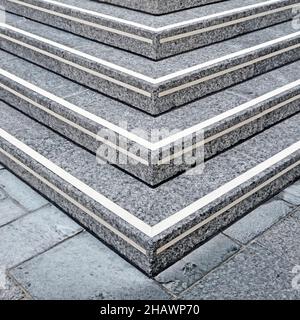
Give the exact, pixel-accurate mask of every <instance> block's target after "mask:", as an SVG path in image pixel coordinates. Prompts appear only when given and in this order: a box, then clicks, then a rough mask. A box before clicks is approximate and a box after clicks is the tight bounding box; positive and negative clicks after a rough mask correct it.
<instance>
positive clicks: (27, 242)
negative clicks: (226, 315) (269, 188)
mask: <svg viewBox="0 0 300 320" xmlns="http://www.w3.org/2000/svg"><path fill="white" fill-rule="evenodd" d="M0 168H1V169H0V299H1V300H3V299H5V300H7V299H9V300H11V299H300V276H299V275H300V246H299V243H300V182H296V183H295V184H294V185H292V186H290V187H289V188H287V189H286V190H285V191H283V192H282V193H281V194H279V195H278V196H276V197H275V198H273V199H271V200H270V201H269V202H268V203H266V204H264V205H263V206H261V207H259V208H257V209H256V210H254V211H253V212H251V213H250V214H248V215H247V216H245V217H244V218H242V219H241V220H239V221H238V222H237V223H235V224H234V225H232V226H231V227H229V228H228V229H227V230H225V231H224V232H223V233H221V234H219V235H218V236H216V237H215V238H213V239H211V240H210V241H208V242H207V243H206V244H204V245H203V246H201V247H200V248H198V249H197V250H195V251H193V252H192V253H191V254H190V255H188V256H187V257H185V258H184V259H182V260H181V261H179V262H177V263H176V264H175V265H173V266H172V267H170V268H169V269H167V270H165V271H164V272H162V273H161V274H160V275H158V276H157V277H156V278H155V279H150V278H148V277H147V276H146V275H144V274H143V273H142V272H140V271H139V270H138V269H136V268H135V267H134V266H132V265H131V264H129V263H128V262H126V261H125V260H124V259H123V258H121V257H120V256H119V255H117V254H116V253H114V252H113V251H112V250H111V249H109V248H108V247H106V246H105V245H104V244H102V243H101V242H100V241H99V240H97V239H96V238H94V237H93V236H92V235H90V234H89V233H88V232H86V231H85V230H84V229H83V228H82V227H81V226H79V225H78V224H76V223H75V222H74V221H73V220H72V219H70V218H69V217H68V216H67V215H66V214H64V213H63V212H62V211H60V210H59V209H57V208H56V207H54V206H53V205H52V204H50V203H49V202H48V201H47V200H46V199H44V198H43V197H41V196H40V195H39V194H38V193H36V192H35V191H33V190H32V189H31V188H29V187H28V186H27V185H26V184H24V183H23V182H22V181H20V180H19V179H18V178H16V177H15V176H14V175H13V174H11V173H10V172H9V171H7V170H6V169H5V168H3V167H0ZM1 287H2V288H1Z"/></svg>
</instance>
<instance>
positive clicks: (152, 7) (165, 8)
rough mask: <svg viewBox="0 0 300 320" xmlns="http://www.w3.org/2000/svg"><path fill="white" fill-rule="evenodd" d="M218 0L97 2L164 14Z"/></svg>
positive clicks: (115, 0)
mask: <svg viewBox="0 0 300 320" xmlns="http://www.w3.org/2000/svg"><path fill="white" fill-rule="evenodd" d="M219 1H220V0H185V1H181V0H172V1H165V0H142V1H141V0H130V1H124V0H104V1H99V2H104V3H109V4H114V5H117V6H122V7H126V8H129V9H134V10H138V11H143V12H147V13H151V14H155V15H161V14H166V13H170V12H174V11H179V10H184V9H188V8H192V7H196V6H202V5H206V4H209V3H215V2H219Z"/></svg>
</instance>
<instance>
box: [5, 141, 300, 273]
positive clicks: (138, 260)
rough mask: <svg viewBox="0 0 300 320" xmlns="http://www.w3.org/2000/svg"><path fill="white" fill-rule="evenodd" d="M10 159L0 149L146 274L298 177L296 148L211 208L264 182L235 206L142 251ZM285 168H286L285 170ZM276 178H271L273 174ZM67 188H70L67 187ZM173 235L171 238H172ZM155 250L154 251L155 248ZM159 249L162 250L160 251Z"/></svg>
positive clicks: (29, 163)
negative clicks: (179, 238)
mask: <svg viewBox="0 0 300 320" xmlns="http://www.w3.org/2000/svg"><path fill="white" fill-rule="evenodd" d="M0 141H1V143H0V147H1V149H2V150H5V152H8V153H9V154H10V155H13V157H14V158H15V159H17V161H20V162H21V163H23V164H24V165H25V167H26V168H29V169H31V170H33V171H34V172H35V173H37V174H39V175H40V176H43V177H44V178H46V180H48V181H51V184H52V185H53V184H55V185H57V186H59V188H60V190H61V187H62V186H63V188H64V189H65V190H68V187H67V185H66V184H63V182H62V181H59V179H58V178H56V177H55V175H53V174H52V173H50V172H47V170H46V169H45V168H43V167H41V166H40V165H38V164H35V163H34V161H32V159H30V158H28V156H25V155H24V154H22V153H20V152H19V151H18V150H16V149H15V148H14V147H12V146H9V145H8V144H7V142H4V141H3V140H2V139H1V140H0ZM15 159H14V160H12V159H11V157H8V156H7V154H3V151H1V152H0V161H1V162H2V163H3V164H4V165H5V166H7V167H8V168H9V169H10V170H11V171H12V172H14V173H15V174H16V175H18V176H19V177H20V178H22V179H23V180H24V181H26V182H27V183H28V184H30V185H31V186H32V187H33V188H34V189H36V190H38V191H39V192H40V193H41V194H43V195H44V196H46V197H47V198H48V199H50V200H51V201H53V202H54V203H56V204H57V205H59V206H60V207H62V208H63V209H64V210H65V211H66V212H67V213H68V214H69V215H70V216H72V217H73V218H74V219H76V220H77V221H79V222H80V223H81V224H82V225H84V226H85V227H86V228H88V229H89V230H91V231H93V232H94V233H95V234H96V235H97V236H98V237H99V238H100V239H102V240H104V241H105V242H106V243H108V244H109V245H112V246H113V247H114V248H117V251H118V252H119V253H120V254H122V255H124V256H126V257H127V259H130V261H131V262H132V263H134V264H135V265H136V266H138V267H139V268H141V269H142V270H144V271H145V272H146V273H147V274H148V275H151V276H153V275H156V274H157V273H159V272H161V271H162V270H163V269H165V268H166V267H168V266H170V265H171V264H172V263H174V262H176V261H177V260H179V259H181V258H182V257H184V256H185V255H186V254H187V253H188V252H190V251H191V250H193V249H195V247H196V246H197V245H200V244H201V243H203V242H204V241H205V240H206V239H208V238H209V237H211V236H213V235H214V234H216V233H217V232H219V231H220V230H222V229H223V228H225V227H226V226H228V225H229V224H231V223H232V222H234V221H235V220H237V219H238V218H239V217H241V216H242V215H244V214H246V213H247V212H248V211H250V210H251V209H253V208H255V207H256V206H258V205H260V204H261V203H262V202H264V201H265V200H267V199H268V198H270V197H272V196H274V195H275V194H276V193H278V192H280V191H281V190H282V189H284V188H285V187H286V186H287V185H288V184H290V183H292V182H293V181H295V180H296V179H298V178H299V177H300V152H298V153H296V154H294V155H293V156H291V157H289V158H287V159H285V160H284V161H282V162H280V164H278V165H277V166H275V167H273V168H272V170H269V171H268V172H269V173H268V174H267V175H263V176H262V177H259V178H257V179H255V180H254V181H252V184H250V185H249V184H247V186H245V187H244V188H242V189H240V190H239V191H237V192H234V194H231V195H230V197H227V199H226V200H225V201H223V202H222V203H218V204H217V205H216V206H215V207H214V210H213V212H214V213H218V212H220V210H221V209H223V208H225V207H226V206H227V205H231V204H232V203H233V201H236V200H237V201H239V200H238V199H241V197H243V196H245V195H246V196H247V195H248V194H250V193H251V192H252V191H253V190H254V188H256V187H257V188H260V187H262V186H263V183H266V184H267V185H266V186H265V187H264V188H261V189H260V190H258V191H257V192H256V193H255V194H253V195H249V196H248V197H247V198H246V199H245V200H243V201H242V202H240V203H238V204H237V205H236V206H234V207H232V208H230V209H228V210H227V211H226V212H225V213H223V214H221V215H220V216H219V217H217V218H215V219H213V220H212V221H210V222H209V223H207V224H205V225H204V226H202V227H201V228H199V229H197V230H196V231H195V232H192V233H191V234H189V235H187V236H186V237H184V238H183V239H181V240H177V239H176V236H180V235H182V233H183V232H184V231H185V230H182V229H180V230H178V231H177V232H174V233H172V235H171V237H169V238H167V239H166V238H165V235H164V234H162V235H160V237H162V240H161V241H159V237H156V239H155V241H156V244H155V247H152V248H151V249H150V250H147V251H146V252H145V253H141V252H140V251H139V250H137V249H135V248H133V247H132V246H131V245H128V243H126V241H124V240H122V239H121V238H120V237H118V236H116V235H115V234H114V233H112V232H111V231H109V230H108V229H106V228H104V227H103V226H102V225H101V224H99V223H98V222H96V221H95V220H94V219H91V217H88V216H87V215H86V213H85V212H84V211H82V210H80V209H79V208H78V206H74V203H70V202H69V201H68V200H67V199H66V198H65V197H62V196H61V195H58V194H57V193H56V192H55V191H53V189H52V188H50V187H49V186H47V185H46V184H45V183H44V182H41V180H39V179H37V178H36V177H33V176H32V174H31V173H29V172H28V171H27V170H28V169H25V168H24V166H22V167H21V166H20V165H19V164H17V163H16V161H15ZM285 171H286V172H285ZM276 175H277V176H278V178H277V179H276V180H274V181H272V179H274V177H276ZM69 190H71V189H69ZM75 194H76V192H75V191H73V192H72V193H71V194H69V196H71V197H72V199H74V198H75V199H76V197H74V195H75ZM76 196H77V197H78V196H79V197H78V198H79V199H80V202H82V195H79V194H77V195H76ZM211 212H212V211H211V210H210V212H208V213H206V215H207V217H209V216H211ZM192 226H195V221H194V220H193V219H191V221H190V223H189V224H187V225H185V228H186V230H187V231H189V230H191V227H192ZM174 239H175V240H174ZM171 241H174V242H175V243H174V244H173V245H171V246H170V247H169V248H163V249H161V245H164V244H165V243H167V246H168V245H170V242H171ZM158 248H160V249H158ZM157 250H158V251H157ZM162 250H163V251H162Z"/></svg>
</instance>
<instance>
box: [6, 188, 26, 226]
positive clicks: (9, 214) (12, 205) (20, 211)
mask: <svg viewBox="0 0 300 320" xmlns="http://www.w3.org/2000/svg"><path fill="white" fill-rule="evenodd" d="M0 192H1V191H0ZM27 212H28V211H27V210H25V209H24V208H23V207H21V206H20V205H19V204H18V203H16V202H15V201H14V200H13V199H11V198H6V199H3V200H0V227H1V226H3V225H5V224H7V223H9V222H11V221H13V220H15V219H17V218H20V217H21V216H23V215H24V214H26V213H27Z"/></svg>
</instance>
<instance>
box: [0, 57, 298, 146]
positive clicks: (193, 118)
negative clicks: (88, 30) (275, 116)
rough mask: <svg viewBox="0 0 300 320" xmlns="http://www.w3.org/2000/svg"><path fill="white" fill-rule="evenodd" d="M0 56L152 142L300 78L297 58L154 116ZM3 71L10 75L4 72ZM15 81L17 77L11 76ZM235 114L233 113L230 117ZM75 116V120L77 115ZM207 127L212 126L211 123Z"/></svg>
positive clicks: (28, 77) (21, 73) (0, 64)
mask: <svg viewBox="0 0 300 320" xmlns="http://www.w3.org/2000/svg"><path fill="white" fill-rule="evenodd" d="M0 58H1V60H0V74H1V71H2V70H4V71H7V72H9V73H10V74H11V75H12V76H13V75H15V76H17V77H18V78H20V79H22V80H25V81H27V82H29V84H32V85H34V86H37V87H38V88H41V89H43V90H45V91H47V92H48V93H51V94H54V95H55V96H56V97H58V98H63V99H64V100H65V101H67V102H70V103H72V104H74V105H75V106H77V107H79V108H81V109H83V110H84V111H88V112H89V113H91V114H92V115H96V116H97V117H101V118H102V119H104V120H106V121H109V122H111V123H112V124H114V125H117V126H118V125H120V124H121V123H122V122H124V123H126V124H127V126H128V130H129V131H132V130H137V129H142V130H143V131H145V132H146V135H145V140H147V141H149V142H155V140H154V139H153V140H151V135H150V136H149V134H150V133H151V131H152V130H155V129H161V128H164V129H166V130H165V131H164V130H163V131H162V132H161V140H162V139H164V138H167V137H168V136H169V135H170V132H171V131H172V132H175V130H179V128H180V131H182V130H186V129H188V128H191V127H192V126H196V125H199V124H200V123H201V122H204V121H206V120H209V119H211V118H213V117H216V116H218V115H220V114H222V113H224V112H227V111H230V110H232V109H233V108H236V107H238V106H240V105H242V104H245V103H249V102H250V101H251V100H254V99H257V98H259V97H260V96H263V95H265V94H267V93H269V92H271V91H274V90H276V89H278V88H281V87H284V86H286V85H288V84H291V83H293V82H295V81H299V80H300V79H299V74H300V62H299V61H297V62H294V63H291V64H289V65H286V66H283V67H281V68H279V69H275V70H273V71H270V72H268V73H266V74H263V75H260V76H257V77H255V78H254V79H251V80H248V81H245V82H243V83H241V84H238V85H235V86H232V87H230V88H228V89H224V90H222V91H220V92H218V93H216V94H214V95H210V96H207V97H205V98H202V99H200V100H198V101H196V102H193V103H190V104H188V105H185V106H183V107H181V108H178V109H176V110H171V111H170V112H168V113H165V114H163V115H160V116H157V117H152V116H150V115H148V114H145V113H143V112H141V111H139V110H136V109H133V108H131V107H130V106H128V105H126V104H123V103H121V102H118V101H116V100H114V99H111V98H109V97H106V96H104V95H103V94H101V93H98V92H96V91H93V90H91V89H87V88H86V87H84V86H82V85H79V84H76V83H74V82H72V81H71V80H68V79H66V78H64V77H62V76H60V75H57V74H54V73H52V72H50V71H48V70H46V69H43V68H42V67H39V66H37V65H34V64H32V63H30V62H28V61H25V60H23V59H21V58H18V57H16V56H14V55H12V54H10V53H7V52H5V51H0ZM2 75H3V76H4V78H7V77H6V76H5V75H4V74H3V73H2ZM7 79H9V78H7ZM12 82H16V81H14V80H13V79H12ZM32 91H33V92H35V91H34V90H32ZM287 91H288V90H287ZM258 104H259V103H258ZM256 107H257V106H256ZM67 110H68V111H67ZM69 112H70V110H69V109H66V111H65V112H64V113H63V115H64V116H67V115H68V114H69ZM74 115H75V116H76V117H78V118H81V117H82V116H81V115H79V114H78V113H74ZM237 115H238V116H241V113H240V112H239V113H238V114H237ZM233 116H234V115H231V116H230V118H229V119H231V117H233ZM72 118H73V119H74V120H75V121H76V118H75V117H72ZM226 119H228V118H225V120H224V121H226ZM85 120H86V122H87V123H88V122H90V124H92V123H94V121H92V120H89V119H87V118H85ZM219 124H220V122H219ZM206 128H209V126H208V127H206ZM152 138H153V137H152Z"/></svg>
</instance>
